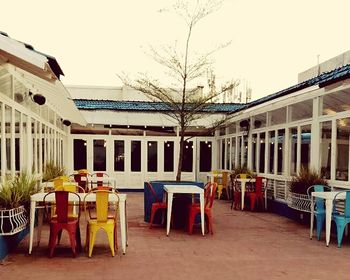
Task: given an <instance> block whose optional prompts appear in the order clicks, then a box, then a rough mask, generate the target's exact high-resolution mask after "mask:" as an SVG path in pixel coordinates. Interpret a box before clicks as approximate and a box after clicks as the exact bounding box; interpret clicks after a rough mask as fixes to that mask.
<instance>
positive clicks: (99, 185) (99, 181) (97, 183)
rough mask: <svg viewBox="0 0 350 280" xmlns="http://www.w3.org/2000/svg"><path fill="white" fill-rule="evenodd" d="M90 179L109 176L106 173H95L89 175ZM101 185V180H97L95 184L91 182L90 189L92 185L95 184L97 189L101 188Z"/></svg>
mask: <svg viewBox="0 0 350 280" xmlns="http://www.w3.org/2000/svg"><path fill="white" fill-rule="evenodd" d="M91 177H97V178H108V177H109V175H108V174H107V173H104V172H96V173H93V174H91ZM103 183H104V181H103V180H97V181H96V182H93V181H92V180H91V187H92V185H93V184H96V185H97V186H98V187H101V186H103ZM107 184H109V182H107Z"/></svg>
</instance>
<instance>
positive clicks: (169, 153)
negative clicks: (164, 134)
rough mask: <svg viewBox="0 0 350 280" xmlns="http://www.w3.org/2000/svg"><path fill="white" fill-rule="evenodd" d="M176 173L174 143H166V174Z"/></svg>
mask: <svg viewBox="0 0 350 280" xmlns="http://www.w3.org/2000/svg"><path fill="white" fill-rule="evenodd" d="M172 171H174V141H165V142H164V172H172Z"/></svg>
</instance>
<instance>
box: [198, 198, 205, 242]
mask: <svg viewBox="0 0 350 280" xmlns="http://www.w3.org/2000/svg"><path fill="white" fill-rule="evenodd" d="M199 203H200V208H201V226H202V234H203V235H204V223H205V219H204V193H201V194H199Z"/></svg>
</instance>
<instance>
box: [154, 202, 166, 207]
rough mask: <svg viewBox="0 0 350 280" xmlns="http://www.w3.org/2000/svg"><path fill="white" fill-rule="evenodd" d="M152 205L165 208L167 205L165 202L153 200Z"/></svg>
mask: <svg viewBox="0 0 350 280" xmlns="http://www.w3.org/2000/svg"><path fill="white" fill-rule="evenodd" d="M152 207H157V208H167V207H168V205H167V204H166V203H165V202H153V203H152Z"/></svg>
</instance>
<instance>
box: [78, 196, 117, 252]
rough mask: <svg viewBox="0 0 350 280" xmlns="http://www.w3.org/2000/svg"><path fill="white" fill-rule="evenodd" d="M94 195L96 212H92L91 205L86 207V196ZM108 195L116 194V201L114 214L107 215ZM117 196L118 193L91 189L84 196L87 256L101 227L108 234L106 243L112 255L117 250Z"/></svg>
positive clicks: (108, 208)
mask: <svg viewBox="0 0 350 280" xmlns="http://www.w3.org/2000/svg"><path fill="white" fill-rule="evenodd" d="M92 194H95V195H96V212H95V213H92V209H91V207H88V203H87V202H86V198H87V197H88V196H89V195H92ZM110 195H114V196H116V198H117V199H116V202H115V203H114V215H112V216H111V215H109V213H108V212H109V210H110V207H109V206H110V204H109V202H108V197H109V196H110ZM118 204H119V197H118V194H117V193H115V192H112V191H108V190H93V191H91V192H89V193H88V194H87V195H86V196H85V198H84V209H85V216H86V219H87V228H86V247H87V248H88V256H89V257H91V255H92V251H93V248H94V244H95V239H96V233H97V231H99V230H100V229H103V230H104V231H105V232H106V233H107V236H108V243H109V247H110V249H111V253H112V256H113V257H114V255H115V250H117V248H118V246H117V244H118V243H117V213H118Z"/></svg>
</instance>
